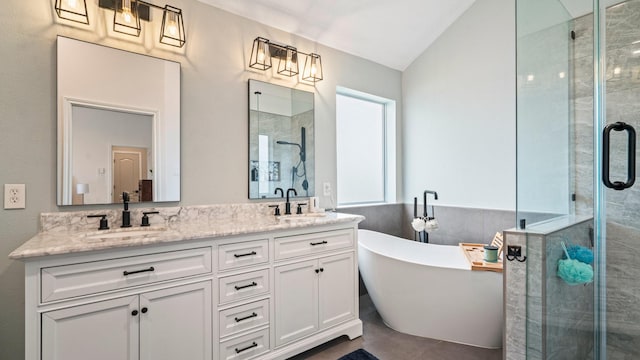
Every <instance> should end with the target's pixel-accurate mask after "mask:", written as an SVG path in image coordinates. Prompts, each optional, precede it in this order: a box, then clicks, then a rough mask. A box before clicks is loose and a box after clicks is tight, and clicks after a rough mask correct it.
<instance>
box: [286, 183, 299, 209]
mask: <svg viewBox="0 0 640 360" xmlns="http://www.w3.org/2000/svg"><path fill="white" fill-rule="evenodd" d="M291 191H293V194H294V195H295V196H298V193H297V192H296V189H294V188H289V189H287V202H286V203H285V204H284V214H285V215H291V203H290V202H289V192H291Z"/></svg>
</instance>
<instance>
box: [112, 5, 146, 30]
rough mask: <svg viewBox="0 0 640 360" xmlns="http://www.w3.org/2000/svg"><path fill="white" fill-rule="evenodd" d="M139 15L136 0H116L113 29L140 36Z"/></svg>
mask: <svg viewBox="0 0 640 360" xmlns="http://www.w3.org/2000/svg"><path fill="white" fill-rule="evenodd" d="M141 30H142V28H141V27H140V16H139V14H138V2H137V1H133V0H116V2H115V11H114V12H113V31H115V32H119V33H122V34H127V35H132V36H140V31H141Z"/></svg>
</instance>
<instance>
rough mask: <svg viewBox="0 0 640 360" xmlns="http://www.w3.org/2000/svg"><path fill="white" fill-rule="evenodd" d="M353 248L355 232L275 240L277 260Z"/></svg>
mask: <svg viewBox="0 0 640 360" xmlns="http://www.w3.org/2000/svg"><path fill="white" fill-rule="evenodd" d="M349 247H353V230H338V231H328V232H321V233H316V234H305V235H296V236H287V237H281V238H276V239H275V258H276V260H281V259H287V258H292V257H297V256H304V255H309V254H314V253H318V252H324V251H330V250H336V249H341V248H349Z"/></svg>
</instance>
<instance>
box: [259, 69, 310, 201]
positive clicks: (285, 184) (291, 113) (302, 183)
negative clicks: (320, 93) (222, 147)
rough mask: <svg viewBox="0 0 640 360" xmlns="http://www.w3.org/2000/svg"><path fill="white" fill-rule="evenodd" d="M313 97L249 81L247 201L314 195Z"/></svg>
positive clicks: (300, 92) (307, 93)
mask: <svg viewBox="0 0 640 360" xmlns="http://www.w3.org/2000/svg"><path fill="white" fill-rule="evenodd" d="M313 96H314V94H313V93H312V92H308V91H302V90H298V89H292V88H288V87H284V86H279V85H273V84H269V83H265V82H261V81H256V80H249V198H250V199H263V198H275V197H280V194H278V195H276V194H275V189H276V188H282V189H284V190H285V191H286V190H287V189H289V188H293V189H295V190H296V192H297V195H298V196H300V197H308V196H314V189H315V183H314V173H315V161H314V160H315V159H314V158H315V146H314V107H313V101H314V99H313Z"/></svg>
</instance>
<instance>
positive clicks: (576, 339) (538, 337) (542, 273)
mask: <svg viewBox="0 0 640 360" xmlns="http://www.w3.org/2000/svg"><path fill="white" fill-rule="evenodd" d="M591 227H592V221H591V219H590V218H584V217H583V218H582V219H578V220H576V221H575V222H574V223H573V224H571V225H569V226H566V227H561V228H559V229H553V230H550V231H548V232H536V231H535V230H529V231H527V232H522V231H517V230H509V231H506V232H505V234H506V243H507V244H509V245H519V246H521V247H522V249H523V255H524V256H526V260H525V261H523V262H520V261H516V260H513V261H506V262H505V272H504V274H505V275H504V276H505V289H506V292H505V301H506V308H505V313H506V328H505V337H506V342H505V359H507V360H524V359H527V360H538V359H539V360H542V359H588V358H590V356H591V354H592V353H591V352H592V350H593V331H592V329H593V303H594V301H593V284H587V285H569V284H567V283H565V282H564V281H563V280H562V279H560V278H559V277H558V276H557V268H558V261H559V260H560V259H561V258H562V255H563V250H562V247H561V242H564V243H565V244H566V245H567V246H568V245H571V244H573V245H580V246H583V247H587V248H590V247H591V234H592V233H591Z"/></svg>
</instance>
